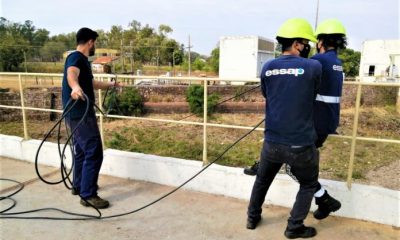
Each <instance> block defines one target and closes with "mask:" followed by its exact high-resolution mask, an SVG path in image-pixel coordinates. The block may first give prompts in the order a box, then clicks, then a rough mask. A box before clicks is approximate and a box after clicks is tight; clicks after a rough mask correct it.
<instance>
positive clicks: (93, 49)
mask: <svg viewBox="0 0 400 240" xmlns="http://www.w3.org/2000/svg"><path fill="white" fill-rule="evenodd" d="M95 51H96V47H95V46H94V45H93V47H91V48H90V49H89V56H94V52H95Z"/></svg>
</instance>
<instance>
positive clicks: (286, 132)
mask: <svg viewBox="0 0 400 240" xmlns="http://www.w3.org/2000/svg"><path fill="white" fill-rule="evenodd" d="M276 39H277V41H278V42H279V43H280V44H281V46H282V55H281V56H280V57H279V58H277V59H273V60H271V61H269V62H267V63H266V64H265V65H264V66H263V69H262V71H261V90H262V94H263V95H264V97H265V98H266V106H265V107H266V122H265V135H264V144H263V148H262V150H261V161H260V166H259V169H258V172H257V177H256V179H255V182H254V186H253V189H252V193H251V198H250V202H249V206H248V211H247V215H248V218H247V226H246V227H247V228H248V229H255V228H256V227H257V224H258V223H259V222H260V220H261V212H262V205H263V203H264V200H265V196H266V194H267V192H268V189H269V187H270V185H271V183H272V181H273V180H274V178H275V176H276V174H277V173H278V171H279V169H280V168H281V167H282V165H283V164H287V165H289V166H290V168H291V173H292V174H293V175H294V176H295V177H296V179H297V180H298V182H299V183H300V189H299V191H298V193H297V197H296V201H295V203H294V206H293V209H292V211H291V212H290V217H289V219H288V225H287V228H286V230H285V232H284V234H285V236H286V237H287V238H299V237H302V238H309V237H313V236H315V235H316V234H317V232H316V230H315V228H313V227H306V226H305V225H304V224H303V221H304V219H305V218H306V217H307V214H308V212H309V210H310V206H311V201H312V199H313V196H314V193H315V191H316V189H317V186H318V172H319V162H318V159H319V158H318V150H317V149H316V147H315V144H314V141H315V139H316V133H315V128H314V119H313V109H314V100H315V97H316V94H317V90H318V85H319V83H320V80H321V74H322V66H321V64H320V63H319V62H318V61H316V60H312V59H307V58H303V57H301V56H308V54H309V51H310V45H309V44H308V43H309V41H314V42H316V39H315V37H314V31H313V29H312V27H311V26H310V24H309V23H308V22H307V21H306V20H304V19H300V18H293V19H289V20H287V21H286V22H285V23H284V24H283V25H282V26H281V27H280V29H279V31H278V33H277V37H276Z"/></svg>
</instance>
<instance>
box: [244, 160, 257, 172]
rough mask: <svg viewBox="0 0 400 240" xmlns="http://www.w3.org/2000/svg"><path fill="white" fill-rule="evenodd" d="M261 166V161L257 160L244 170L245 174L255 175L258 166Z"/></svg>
mask: <svg viewBox="0 0 400 240" xmlns="http://www.w3.org/2000/svg"><path fill="white" fill-rule="evenodd" d="M259 166H260V162H259V161H255V162H254V164H253V166H251V167H247V168H245V169H244V170H243V172H244V174H246V175H250V176H255V175H257V171H258V167H259Z"/></svg>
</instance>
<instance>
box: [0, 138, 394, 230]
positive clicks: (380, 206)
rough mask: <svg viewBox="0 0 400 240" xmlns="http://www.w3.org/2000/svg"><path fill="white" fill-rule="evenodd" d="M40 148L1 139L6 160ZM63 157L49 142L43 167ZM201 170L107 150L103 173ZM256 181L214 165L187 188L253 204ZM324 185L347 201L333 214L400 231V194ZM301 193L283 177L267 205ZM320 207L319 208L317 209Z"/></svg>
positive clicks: (286, 202) (138, 175)
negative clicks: (59, 156)
mask: <svg viewBox="0 0 400 240" xmlns="http://www.w3.org/2000/svg"><path fill="white" fill-rule="evenodd" d="M39 144H40V141H38V140H28V141H23V140H22V138H19V137H14V136H6V135H0V156H4V157H10V158H14V159H19V160H24V161H29V162H34V159H35V155H36V151H37V148H38V146H39ZM57 159H59V158H58V152H57V146H56V144H54V143H46V144H45V145H44V148H43V152H42V153H41V154H40V157H39V163H40V164H44V165H50V166H55V167H58V166H59V162H58V161H57ZM69 159H70V157H69ZM201 169H202V163H201V162H198V161H191V160H183V159H176V158H168V157H159V156H155V155H146V154H141V153H132V152H124V151H117V150H113V149H107V150H105V151H104V162H103V166H102V169H101V174H106V175H111V176H116V177H122V178H129V179H136V180H142V181H149V182H154V183H159V184H164V185H170V186H178V185H180V184H182V183H183V182H184V181H186V180H187V179H188V178H190V177H191V176H193V175H194V174H195V173H197V172H198V171H200V170H201ZM253 182H254V177H250V176H247V175H244V174H243V169H241V168H234V167H225V166H220V165H217V164H214V165H212V166H211V167H210V168H209V169H207V170H205V171H204V172H203V173H202V174H200V175H199V176H198V177H197V178H195V179H194V180H193V181H191V182H190V183H188V184H187V185H186V186H185V188H186V189H191V190H195V191H201V192H206V193H212V194H218V195H225V196H229V197H234V198H239V199H244V200H248V199H249V197H250V192H251V188H252V186H253ZM320 182H321V183H322V185H324V187H325V188H326V189H327V190H328V191H329V192H330V193H332V195H333V196H335V197H336V198H338V199H339V200H340V201H341V202H342V208H341V209H340V210H339V211H337V212H335V213H334V214H333V215H336V216H343V217H349V218H355V219H362V220H368V221H372V222H377V223H382V224H387V225H392V226H396V227H400V216H399V202H400V192H399V191H395V190H390V189H385V188H382V187H375V186H366V185H361V184H353V185H352V189H351V190H348V189H347V187H346V184H345V183H343V182H338V181H332V180H324V179H321V180H320ZM297 190H298V184H297V183H296V182H294V181H293V180H292V179H291V178H290V177H288V176H287V175H282V174H279V175H278V176H277V177H276V179H275V181H274V183H273V184H272V186H271V188H270V191H269V193H268V195H267V198H266V203H268V204H273V205H279V206H284V207H289V208H291V207H292V205H293V202H294V199H295V196H296V193H297ZM315 209H316V206H315V205H313V206H312V210H315ZM245 211H246V209H243V212H245Z"/></svg>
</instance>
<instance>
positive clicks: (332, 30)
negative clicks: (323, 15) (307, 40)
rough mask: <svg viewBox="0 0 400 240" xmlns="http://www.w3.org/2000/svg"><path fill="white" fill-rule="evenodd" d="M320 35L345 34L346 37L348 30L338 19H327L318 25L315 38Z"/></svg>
mask: <svg viewBox="0 0 400 240" xmlns="http://www.w3.org/2000/svg"><path fill="white" fill-rule="evenodd" d="M320 34H343V35H346V29H345V28H344V26H343V24H342V23H341V22H340V21H339V20H337V19H334V18H332V19H327V20H325V21H323V22H321V23H320V24H318V27H317V30H316V31H315V36H318V35H320Z"/></svg>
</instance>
